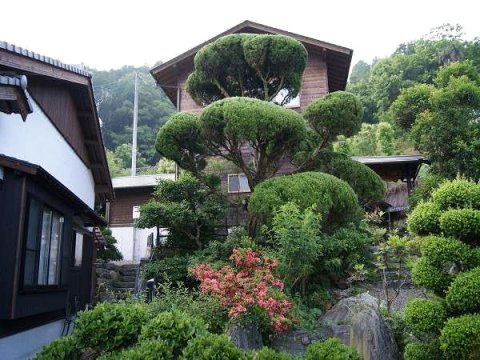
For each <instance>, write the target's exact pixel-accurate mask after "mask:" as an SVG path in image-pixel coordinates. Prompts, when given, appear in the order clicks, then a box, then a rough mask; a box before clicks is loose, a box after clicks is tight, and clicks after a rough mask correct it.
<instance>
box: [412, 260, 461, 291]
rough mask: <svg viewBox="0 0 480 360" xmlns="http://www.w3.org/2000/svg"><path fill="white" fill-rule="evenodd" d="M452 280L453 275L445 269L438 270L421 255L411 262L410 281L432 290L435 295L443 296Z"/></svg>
mask: <svg viewBox="0 0 480 360" xmlns="http://www.w3.org/2000/svg"><path fill="white" fill-rule="evenodd" d="M452 280H453V275H451V274H449V273H448V272H447V271H446V270H440V269H438V268H436V267H434V266H432V265H431V264H429V263H428V261H427V259H426V258H425V257H421V258H420V259H418V260H417V261H415V262H414V263H413V266H412V281H413V283H414V284H415V285H417V286H421V287H425V288H427V289H429V290H432V291H433V292H435V293H436V294H437V295H440V296H443V295H444V293H445V290H446V289H447V288H448V286H449V285H450V283H451V282H452Z"/></svg>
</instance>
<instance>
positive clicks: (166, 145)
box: [155, 113, 207, 174]
mask: <svg viewBox="0 0 480 360" xmlns="http://www.w3.org/2000/svg"><path fill="white" fill-rule="evenodd" d="M155 149H156V150H157V151H158V153H159V154H160V155H162V156H164V157H166V158H167V159H170V160H173V161H175V162H176V163H177V164H178V165H179V166H180V167H181V168H182V169H185V170H188V171H191V172H192V173H193V174H198V173H199V172H200V171H202V170H203V169H204V168H205V166H206V164H207V163H206V161H205V155H206V151H207V149H206V147H205V146H204V143H203V138H202V137H201V136H200V122H199V121H198V118H197V117H196V116H195V115H193V114H188V113H176V114H174V115H172V116H170V118H169V119H168V121H167V123H166V124H165V125H163V126H162V127H161V128H160V130H159V132H158V134H157V141H156V142H155Z"/></svg>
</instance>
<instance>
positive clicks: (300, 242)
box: [272, 202, 323, 293]
mask: <svg viewBox="0 0 480 360" xmlns="http://www.w3.org/2000/svg"><path fill="white" fill-rule="evenodd" d="M319 224H320V215H318V214H314V212H313V211H312V209H306V210H304V211H300V209H299V208H298V206H297V205H296V204H295V203H292V202H288V203H286V204H285V205H282V206H280V209H279V210H278V211H277V212H276V213H275V215H274V217H273V222H272V232H273V235H274V246H275V250H276V252H275V258H276V259H277V260H278V263H279V266H278V271H279V274H280V276H281V278H282V279H284V280H285V283H286V284H287V285H288V287H289V288H293V287H294V286H295V285H298V284H300V286H301V289H302V292H303V293H304V292H305V282H306V279H307V277H308V276H310V274H311V273H312V272H313V271H314V270H315V267H314V264H315V260H316V259H317V258H318V257H319V256H320V255H321V253H322V250H323V248H322V245H321V243H320V225H319Z"/></svg>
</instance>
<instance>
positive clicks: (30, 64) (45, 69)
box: [0, 49, 88, 85]
mask: <svg viewBox="0 0 480 360" xmlns="http://www.w3.org/2000/svg"><path fill="white" fill-rule="evenodd" d="M0 65H2V66H6V67H9V68H12V69H16V70H21V71H24V72H28V73H33V74H38V75H43V76H48V77H51V78H54V79H60V80H65V81H69V82H72V83H76V84H81V85H88V77H86V76H83V75H80V74H77V73H74V72H71V71H68V70H64V69H62V68H60V67H57V66H55V65H52V64H47V63H44V62H42V61H39V60H35V59H31V58H29V57H25V56H23V55H20V54H17V53H12V52H10V51H7V50H3V49H0Z"/></svg>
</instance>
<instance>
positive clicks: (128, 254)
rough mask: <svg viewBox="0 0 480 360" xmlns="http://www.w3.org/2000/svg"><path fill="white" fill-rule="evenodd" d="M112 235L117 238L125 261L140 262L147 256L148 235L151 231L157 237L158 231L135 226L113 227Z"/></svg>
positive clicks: (118, 246)
mask: <svg viewBox="0 0 480 360" xmlns="http://www.w3.org/2000/svg"><path fill="white" fill-rule="evenodd" d="M111 230H112V235H113V237H115V239H117V245H116V246H117V248H118V250H119V251H120V252H121V253H122V255H123V260H124V261H129V262H133V263H137V264H138V263H139V262H140V260H141V259H142V258H145V257H147V237H148V235H150V234H151V233H153V236H154V237H155V236H156V234H157V231H156V229H155V228H152V229H138V228H134V227H133V226H115V227H111Z"/></svg>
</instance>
